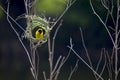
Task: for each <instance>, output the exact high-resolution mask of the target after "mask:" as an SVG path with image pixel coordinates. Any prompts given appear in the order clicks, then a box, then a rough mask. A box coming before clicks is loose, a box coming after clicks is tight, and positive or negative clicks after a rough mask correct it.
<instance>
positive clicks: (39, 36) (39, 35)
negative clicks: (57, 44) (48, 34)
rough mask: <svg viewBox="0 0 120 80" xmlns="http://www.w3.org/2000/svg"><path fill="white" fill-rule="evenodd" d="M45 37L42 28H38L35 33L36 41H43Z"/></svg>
mask: <svg viewBox="0 0 120 80" xmlns="http://www.w3.org/2000/svg"><path fill="white" fill-rule="evenodd" d="M43 37H44V32H43V29H42V28H38V29H37V30H36V32H35V38H36V39H42V38H43Z"/></svg>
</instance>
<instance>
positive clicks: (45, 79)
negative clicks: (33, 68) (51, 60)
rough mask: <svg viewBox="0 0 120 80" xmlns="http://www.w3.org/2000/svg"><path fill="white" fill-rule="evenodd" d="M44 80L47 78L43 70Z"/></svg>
mask: <svg viewBox="0 0 120 80" xmlns="http://www.w3.org/2000/svg"><path fill="white" fill-rule="evenodd" d="M43 76H44V80H47V77H46V74H45V72H43Z"/></svg>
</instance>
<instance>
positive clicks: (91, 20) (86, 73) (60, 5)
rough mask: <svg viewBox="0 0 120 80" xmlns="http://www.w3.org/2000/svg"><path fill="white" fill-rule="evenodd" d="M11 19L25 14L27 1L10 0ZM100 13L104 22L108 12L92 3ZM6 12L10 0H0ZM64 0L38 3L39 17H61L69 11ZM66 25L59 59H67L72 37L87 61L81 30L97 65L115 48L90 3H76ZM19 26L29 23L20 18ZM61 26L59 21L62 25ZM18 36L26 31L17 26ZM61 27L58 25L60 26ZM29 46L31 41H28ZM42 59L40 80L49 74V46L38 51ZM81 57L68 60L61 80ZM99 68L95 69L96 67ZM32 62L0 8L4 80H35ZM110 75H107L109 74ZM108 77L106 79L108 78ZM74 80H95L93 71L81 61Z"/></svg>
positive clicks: (0, 73)
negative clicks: (44, 73) (102, 53)
mask: <svg viewBox="0 0 120 80" xmlns="http://www.w3.org/2000/svg"><path fill="white" fill-rule="evenodd" d="M9 1H10V16H11V17H13V18H14V19H15V18H16V17H17V16H19V15H22V14H24V13H25V6H24V0H9ZM92 1H93V4H94V7H95V9H96V11H97V12H98V13H99V15H101V17H102V18H103V19H104V16H105V15H104V14H105V12H106V11H105V10H104V8H103V7H102V6H101V5H100V1H99V0H92ZM0 5H1V6H2V7H3V9H5V10H6V8H7V1H6V0H0ZM65 7H66V6H65V3H64V0H38V2H37V4H36V5H35V8H36V14H37V15H45V16H46V17H47V18H48V17H51V18H53V19H54V18H58V17H59V16H60V15H61V13H62V12H63V11H64V9H65ZM62 19H63V23H62V26H61V27H60V29H59V31H58V34H57V37H56V42H55V58H54V61H56V59H57V58H58V57H59V56H60V55H63V56H66V55H67V54H68V51H69V49H68V48H67V46H68V45H69V41H70V38H72V40H73V44H74V49H75V51H76V52H77V53H78V54H79V55H80V56H81V57H82V58H83V59H85V60H86V61H87V58H86V54H85V51H84V48H83V45H82V42H81V36H80V30H79V28H80V27H81V28H82V31H83V35H84V40H85V44H86V46H87V48H88V51H89V54H90V57H91V60H92V62H93V65H94V64H96V61H98V59H99V56H100V53H101V49H102V48H106V49H107V50H108V51H111V49H112V43H111V40H110V38H109V36H108V34H107V32H106V30H105V28H104V26H103V25H102V24H101V23H100V21H99V20H98V18H97V17H96V16H95V15H94V14H93V12H92V10H91V7H90V4H89V0H76V2H75V3H74V4H73V5H72V6H71V8H69V10H68V11H67V12H66V13H65V15H64V16H63V17H62ZM18 23H19V24H20V25H21V26H23V28H26V24H25V20H24V19H20V20H18ZM58 24H59V22H58ZM14 27H15V28H16V29H17V30H18V33H20V34H22V33H23V32H22V31H21V30H20V29H18V26H16V25H15V24H14ZM56 27H57V26H56ZM24 43H25V44H26V46H27V47H28V46H29V43H28V41H27V40H25V42H24ZM38 52H39V56H40V62H39V63H40V65H39V66H40V67H39V68H40V69H39V80H43V74H42V72H43V71H46V73H47V76H48V75H49V74H48V72H49V65H48V64H49V63H48V51H47V43H45V44H43V45H42V46H41V47H39V48H38ZM77 60H78V58H77V57H76V55H75V54H74V53H71V55H70V57H69V59H68V61H67V62H66V63H65V65H64V66H63V68H62V69H61V73H60V76H59V79H58V80H67V78H68V75H69V73H70V69H71V67H73V66H74V65H75V63H76V61H77ZM94 67H95V66H94ZM29 68H30V63H29V61H28V57H27V55H26V53H25V51H24V49H23V47H22V45H21V44H20V42H19V40H18V38H17V36H16V34H15V33H14V31H13V30H12V28H11V27H10V25H9V23H8V21H7V20H6V14H5V13H4V12H3V10H2V9H1V8H0V80H33V77H32V75H31V72H30V69H29ZM105 75H107V74H105ZM105 77H106V76H105ZM71 80H94V76H93V73H92V71H91V70H90V69H89V68H88V67H86V65H84V63H83V62H82V61H79V67H78V70H77V71H76V72H75V73H74V74H73V76H72V79H71Z"/></svg>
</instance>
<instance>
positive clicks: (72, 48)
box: [68, 45, 104, 80]
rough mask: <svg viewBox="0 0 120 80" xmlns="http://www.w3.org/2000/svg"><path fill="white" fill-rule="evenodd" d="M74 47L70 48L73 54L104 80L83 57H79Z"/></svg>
mask: <svg viewBox="0 0 120 80" xmlns="http://www.w3.org/2000/svg"><path fill="white" fill-rule="evenodd" d="M71 46H72V45H70V46H68V48H70V49H71V50H72V51H73V53H74V54H75V55H76V56H77V57H78V58H79V59H80V60H81V61H82V62H83V63H84V64H85V65H86V66H87V67H88V68H89V69H91V70H92V71H93V72H94V73H95V74H96V75H97V76H98V77H99V78H100V79H101V80H104V79H103V78H102V77H101V76H100V75H99V74H98V73H97V72H96V71H95V70H94V69H93V68H92V67H91V66H90V65H89V64H88V63H87V62H86V61H85V60H84V59H83V58H82V57H81V56H79V55H78V53H77V52H76V51H75V50H74V49H73V48H72V47H71Z"/></svg>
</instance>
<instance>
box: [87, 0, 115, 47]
mask: <svg viewBox="0 0 120 80" xmlns="http://www.w3.org/2000/svg"><path fill="white" fill-rule="evenodd" d="M89 2H90V6H91V8H92V11H93V13H94V14H95V15H96V16H97V17H98V19H99V20H100V22H101V23H102V24H103V25H104V27H105V29H106V30H107V32H108V34H109V36H110V39H111V41H112V43H113V46H114V47H116V45H115V42H114V40H113V37H112V35H111V33H110V31H109V29H108V28H107V25H106V24H105V23H104V22H103V20H102V19H101V17H100V16H99V15H98V14H97V13H96V11H95V9H94V7H93V5H92V1H91V0H89Z"/></svg>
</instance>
